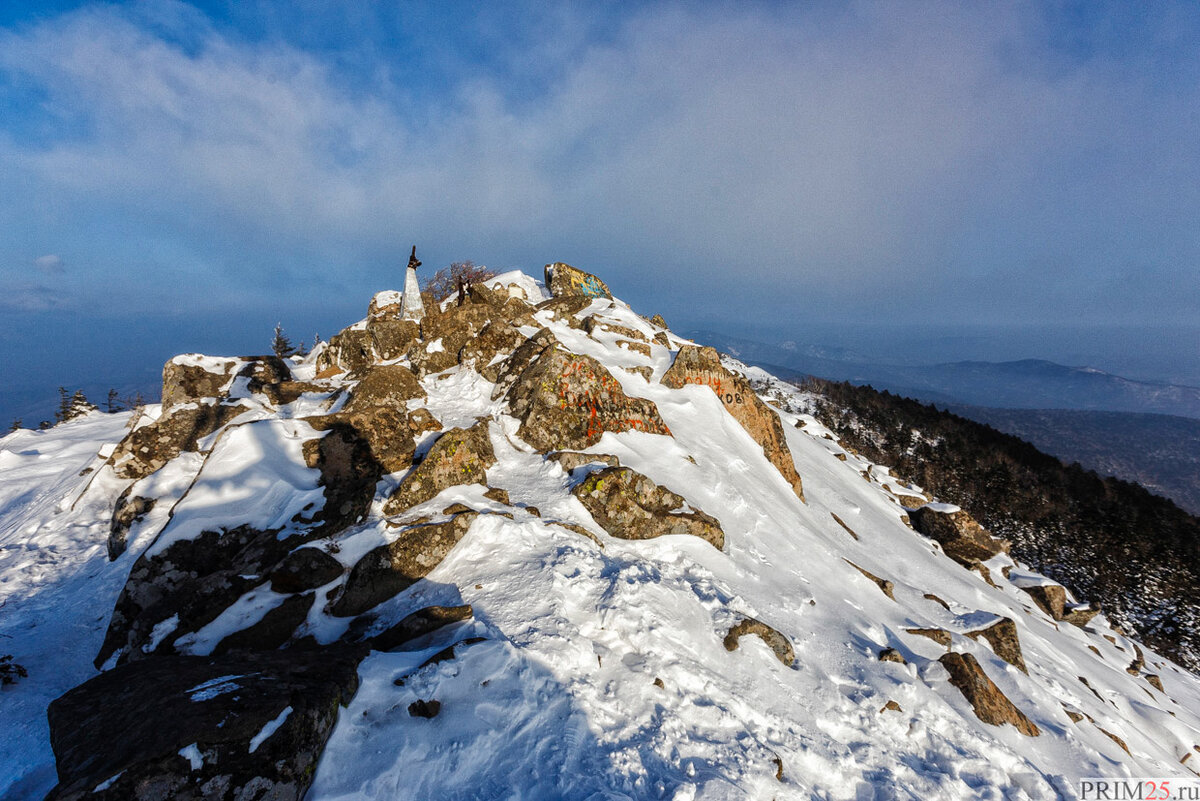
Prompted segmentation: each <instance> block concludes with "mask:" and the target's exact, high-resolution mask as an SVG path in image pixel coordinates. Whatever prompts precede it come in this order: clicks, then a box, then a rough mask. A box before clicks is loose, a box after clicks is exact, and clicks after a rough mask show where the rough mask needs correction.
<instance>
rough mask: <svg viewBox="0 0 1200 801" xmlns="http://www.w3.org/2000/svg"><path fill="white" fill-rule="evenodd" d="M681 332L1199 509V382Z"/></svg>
mask: <svg viewBox="0 0 1200 801" xmlns="http://www.w3.org/2000/svg"><path fill="white" fill-rule="evenodd" d="M688 336H690V337H692V338H693V339H695V340H696V341H698V342H702V343H704V344H707V345H712V346H713V347H715V348H717V349H718V350H722V351H725V352H727V353H730V354H731V355H733V356H736V357H737V358H739V359H741V360H743V361H746V362H748V363H751V364H755V365H758V366H760V367H763V368H764V369H767V370H770V371H772V372H773V373H775V374H776V375H779V376H781V377H785V378H787V377H790V378H793V379H799V378H803V377H806V376H809V375H813V376H817V377H819V378H824V379H828V380H831V381H848V382H850V383H851V384H855V385H860V386H861V385H870V386H872V387H874V388H876V389H879V390H887V391H889V392H892V393H893V394H897V395H903V396H906V397H910V398H914V399H916V400H920V401H923V402H925V403H933V404H935V405H937V406H938V407H939V408H943V409H947V410H949V411H951V412H954V413H955V414H958V415H960V416H962V417H966V418H968V419H970V420H975V421H976V422H980V423H985V424H987V425H990V426H992V427H993V428H995V429H996V430H998V431H1002V432H1004V433H1006V434H1012V435H1013V436H1016V437H1020V438H1021V439H1023V440H1025V441H1026V442H1029V443H1031V444H1033V445H1034V446H1036V447H1037V448H1038V449H1040V450H1042V451H1044V452H1045V453H1048V454H1051V455H1053V456H1055V457H1056V458H1058V459H1061V460H1062V461H1064V462H1066V463H1068V464H1069V463H1071V462H1079V464H1080V465H1082V466H1083V467H1085V468H1087V469H1089V470H1095V471H1096V472H1097V473H1099V474H1100V475H1106V476H1115V477H1116V478H1120V479H1124V480H1126V481H1133V482H1137V483H1138V484H1141V485H1142V486H1143V487H1145V488H1146V489H1148V490H1150V491H1151V492H1153V493H1155V494H1157V495H1162V496H1164V497H1167V498H1170V499H1171V500H1172V501H1174V502H1175V503H1176V504H1177V505H1178V506H1179V507H1180V508H1182V509H1185V510H1187V511H1189V512H1191V513H1192V514H1200V388H1197V387H1189V386H1181V385H1176V384H1156V383H1152V382H1145V381H1133V380H1130V379H1126V378H1122V377H1121V376H1116V375H1112V374H1110V373H1105V372H1102V371H1100V370H1094V369H1091V368H1086V367H1067V366H1064V365H1061V364H1055V363H1054V362H1049V361H1044V360H1037V359H1028V360H1023V361H1015V362H978V361H969V362H951V363H945V364H934V365H904V364H895V363H888V362H883V361H872V360H871V359H870V358H869V357H866V356H864V355H862V354H858V353H854V352H852V351H848V350H844V349H833V348H821V347H818V346H794V345H791V344H788V345H770V344H767V343H763V342H755V341H753V340H748V339H739V338H736V337H729V336H726V335H723V334H717V333H714V332H711V331H692V332H689V334H688Z"/></svg>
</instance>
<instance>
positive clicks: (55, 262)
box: [33, 253, 64, 275]
mask: <svg viewBox="0 0 1200 801" xmlns="http://www.w3.org/2000/svg"><path fill="white" fill-rule="evenodd" d="M33 266H34V267H36V268H37V269H38V270H39V271H40V272H43V273H46V274H47V275H57V274H59V273H61V272H62V271H63V269H64V265H63V260H62V256H59V255H57V254H55V253H47V254H46V255H45V256H38V257H37V258H36V259H34V260H33Z"/></svg>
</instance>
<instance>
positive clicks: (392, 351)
mask: <svg viewBox="0 0 1200 801" xmlns="http://www.w3.org/2000/svg"><path fill="white" fill-rule="evenodd" d="M367 333H368V334H370V335H371V345H372V347H373V349H374V355H375V358H377V359H379V360H380V361H385V362H386V361H391V360H392V359H399V358H401V357H402V356H404V355H405V354H406V353H408V351H409V349H411V348H412V346H413V345H414V344H415V343H416V341H417V339H418V338H419V337H420V335H421V327H420V326H419V325H418V324H417V323H415V322H413V321H412V320H400V319H396V318H390V317H389V318H385V319H380V320H376V319H368V320H367Z"/></svg>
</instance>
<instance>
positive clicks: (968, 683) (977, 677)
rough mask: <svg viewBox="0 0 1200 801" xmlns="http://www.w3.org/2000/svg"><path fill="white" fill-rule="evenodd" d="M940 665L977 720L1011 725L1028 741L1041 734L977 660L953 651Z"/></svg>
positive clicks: (944, 657) (940, 660) (996, 724)
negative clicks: (968, 704)
mask: <svg viewBox="0 0 1200 801" xmlns="http://www.w3.org/2000/svg"><path fill="white" fill-rule="evenodd" d="M938 661H939V662H941V663H942V665H943V666H944V667H945V668H946V671H947V672H948V673H949V674H950V683H951V684H953V685H954V686H955V687H957V688H958V690H959V692H961V693H962V694H963V697H964V698H966V699H967V701H968V702H969V703H970V704H971V708H972V709H974V710H975V716H976V717H977V718H979V719H980V720H982V721H983V722H984V723H989V724H991V725H993V726H1002V725H1004V724H1005V723H1011V724H1012V725H1013V726H1015V727H1016V728H1017V731H1019V732H1021V733H1022V734H1024V735H1026V736H1028V737H1037V736H1038V735H1040V734H1041V730H1040V729H1038V727H1037V724H1035V723H1034V722H1033V721H1032V720H1030V719H1029V718H1027V717H1025V713H1023V712H1022V711H1021V710H1019V709H1017V707H1016V706H1015V705H1014V704H1013V702H1012V701H1010V700H1008V697H1007V696H1005V695H1004V693H1002V692H1001V691H1000V688H999V687H997V686H996V684H995V682H993V681H992V680H991V679H990V678H988V675H987V674H986V673H984V672H983V668H982V667H980V666H979V662H978V661H977V660H976V659H975V657H974V656H972V655H971V654H959V653H954V652H953V651H951V652H950V653H948V654H943V655H942V657H941V658H940V659H939V660H938Z"/></svg>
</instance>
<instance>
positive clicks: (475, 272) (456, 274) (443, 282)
mask: <svg viewBox="0 0 1200 801" xmlns="http://www.w3.org/2000/svg"><path fill="white" fill-rule="evenodd" d="M495 277H496V271H495V270H489V269H488V268H487V267H484V266H483V265H481V264H476V263H475V262H473V261H456V262H454V263H453V264H451V265H450V266H449V267H443V268H442V269H440V270H438V271H437V272H436V273H434V274H433V276H432V277H431V278H430V279H429V280H428V281H426V282H425V286H424V287H423V288H424V290H425V291H426V292H429V293H430V294H432V295H433V299H434V300H437V301H442V300H445V299H446V298H448V297H450V296H451V295H453V294H454V293H455V292H456V291H458V281H459V279H460V278H461V279H462V281H463V283H465V284H468V285H469V284H479V283H483V282H484V281H486V280H488V279H489V278H495Z"/></svg>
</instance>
